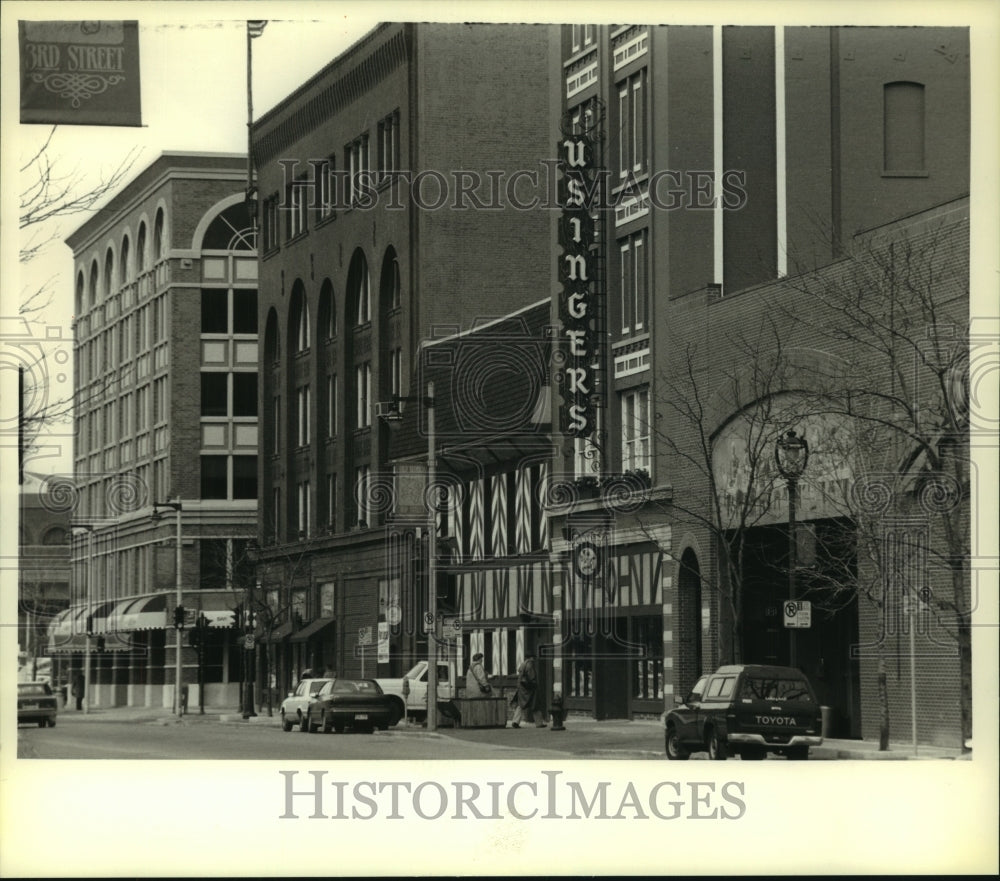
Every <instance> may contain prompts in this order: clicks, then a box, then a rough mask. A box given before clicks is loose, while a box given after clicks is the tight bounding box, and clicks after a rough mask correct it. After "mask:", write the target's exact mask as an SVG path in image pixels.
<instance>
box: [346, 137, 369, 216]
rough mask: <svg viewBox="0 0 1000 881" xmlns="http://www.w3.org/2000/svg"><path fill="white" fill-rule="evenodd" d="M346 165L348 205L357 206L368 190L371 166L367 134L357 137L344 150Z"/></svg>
mask: <svg viewBox="0 0 1000 881" xmlns="http://www.w3.org/2000/svg"><path fill="white" fill-rule="evenodd" d="M344 163H345V165H346V169H345V170H346V171H347V193H346V196H347V198H346V202H347V204H348V205H355V204H357V202H358V201H359V200H360V199H361V196H362V194H363V193H364V192H365V191H366V190H367V187H368V184H369V174H370V171H371V165H370V163H369V156H368V134H367V132H366V133H365V134H363V135H361V136H360V137H357V138H355V139H354V141H352V142H351V143H350V144H348V145H347V146H346V147H345V148H344Z"/></svg>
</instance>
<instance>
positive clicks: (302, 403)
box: [296, 385, 309, 447]
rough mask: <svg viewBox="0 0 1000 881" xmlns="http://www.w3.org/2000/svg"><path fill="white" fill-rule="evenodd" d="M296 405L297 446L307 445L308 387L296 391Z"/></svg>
mask: <svg viewBox="0 0 1000 881" xmlns="http://www.w3.org/2000/svg"><path fill="white" fill-rule="evenodd" d="M296 404H297V406H298V419H297V423H298V434H297V441H298V446H300V447H305V446H308V445H309V386H307V385H304V386H301V387H300V388H299V389H298V390H297V391H296Z"/></svg>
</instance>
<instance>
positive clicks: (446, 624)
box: [441, 615, 462, 639]
mask: <svg viewBox="0 0 1000 881" xmlns="http://www.w3.org/2000/svg"><path fill="white" fill-rule="evenodd" d="M441 637H442V639H461V638H462V619H461V618H459V617H457V616H452V615H448V616H447V617H445V618H444V619H443V620H442V622H441Z"/></svg>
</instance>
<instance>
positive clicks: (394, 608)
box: [385, 603, 403, 627]
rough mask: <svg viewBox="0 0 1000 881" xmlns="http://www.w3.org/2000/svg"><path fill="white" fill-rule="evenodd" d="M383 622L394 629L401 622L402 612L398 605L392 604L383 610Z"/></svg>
mask: <svg viewBox="0 0 1000 881" xmlns="http://www.w3.org/2000/svg"><path fill="white" fill-rule="evenodd" d="M385 620H386V621H387V622H388V623H389V624H390V625H391V626H392V627H395V626H396V625H397V624H399V622H400V621H402V620H403V610H402V609H401V608H400V607H399V605H398V604H396V603H393V604H392V605H391V606H389V607H388V608H387V609H386V610H385Z"/></svg>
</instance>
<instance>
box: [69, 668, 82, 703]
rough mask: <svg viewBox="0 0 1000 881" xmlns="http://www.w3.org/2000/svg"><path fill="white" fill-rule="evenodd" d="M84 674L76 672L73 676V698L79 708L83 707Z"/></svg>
mask: <svg viewBox="0 0 1000 881" xmlns="http://www.w3.org/2000/svg"><path fill="white" fill-rule="evenodd" d="M83 691H84V688H83V674H82V673H76V674H75V675H74V676H73V689H72V693H73V699H74V700H75V701H76V708H77V709H78V710H82V709H83Z"/></svg>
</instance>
